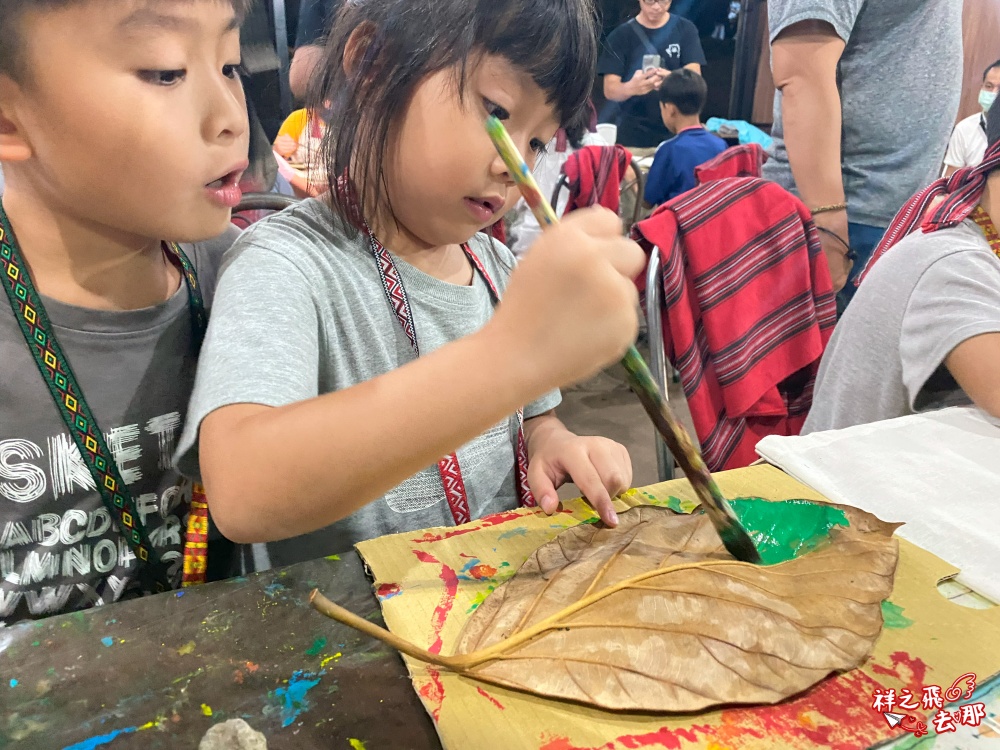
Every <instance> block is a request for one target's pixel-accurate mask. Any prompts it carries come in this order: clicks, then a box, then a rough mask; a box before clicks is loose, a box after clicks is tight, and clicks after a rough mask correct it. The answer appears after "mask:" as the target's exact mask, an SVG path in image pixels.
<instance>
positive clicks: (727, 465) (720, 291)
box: [633, 177, 836, 471]
mask: <svg viewBox="0 0 1000 750" xmlns="http://www.w3.org/2000/svg"><path fill="white" fill-rule="evenodd" d="M633 236H634V237H635V239H637V240H638V241H639V242H640V244H641V245H643V247H644V248H645V249H646V251H647V252H653V251H654V250H656V251H658V252H659V253H660V255H661V261H662V266H663V297H664V305H663V311H662V318H663V330H664V344H665V346H666V352H667V356H668V357H669V358H670V360H671V362H672V363H673V365H674V367H675V368H676V369H677V370H678V372H679V373H680V379H681V383H682V384H683V386H684V393H685V395H686V396H687V400H688V405H689V407H690V409H691V416H692V419H693V421H694V426H695V431H696V432H697V434H698V439H699V441H700V442H701V447H702V452H703V453H704V456H705V461H706V463H707V464H708V466H709V468H710V469H711V470H712V471H720V470H723V469H732V468H737V467H740V466H746V465H748V464H749V463H751V462H752V461H754V460H755V459H756V453H755V451H754V446H755V445H756V444H757V441H758V440H760V439H761V438H762V437H764V436H766V435H775V434H779V435H793V434H797V433H798V431H799V430H800V429H801V427H802V423H803V422H804V421H805V417H806V414H807V413H808V411H809V407H810V406H811V404H812V389H813V384H814V381H815V377H816V372H817V371H818V368H819V361H820V358H821V357H822V354H823V350H824V349H825V347H826V344H827V342H828V341H829V338H830V335H831V334H832V332H833V326H834V324H835V322H836V308H835V304H834V294H833V288H832V284H831V282H830V274H829V270H828V269H827V265H826V261H825V259H824V257H823V253H822V249H821V247H820V243H819V236H818V235H817V233H816V229H815V227H814V226H813V224H812V220H811V218H810V215H809V212H808V210H807V209H806V207H805V206H804V205H803V204H802V203H801V202H800V201H799V200H798V199H797V198H795V197H793V196H792V195H791V194H789V193H788V192H787V191H785V190H784V189H782V188H781V187H780V186H778V185H776V184H774V183H771V182H766V181H764V180H761V179H758V178H754V177H735V178H728V179H719V180H714V181H711V182H708V183H705V184H702V185H699V186H698V187H696V188H694V189H693V190H691V191H689V192H687V193H685V194H684V195H681V196H679V197H677V198H675V199H674V200H673V201H670V202H668V203H667V204H665V205H664V206H662V207H661V208H660V209H659V210H657V211H656V212H655V213H654V214H653V215H652V216H651V217H650V218H649V219H646V220H645V221H643V222H640V224H638V225H637V227H636V229H635V230H634V232H633Z"/></svg>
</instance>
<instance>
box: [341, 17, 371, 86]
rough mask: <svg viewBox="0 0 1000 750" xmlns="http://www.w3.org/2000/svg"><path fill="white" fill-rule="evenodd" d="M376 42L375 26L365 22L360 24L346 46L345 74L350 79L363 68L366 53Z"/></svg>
mask: <svg viewBox="0 0 1000 750" xmlns="http://www.w3.org/2000/svg"><path fill="white" fill-rule="evenodd" d="M374 42H375V24H373V23H372V22H371V21H365V22H364V23H362V24H359V25H358V27H357V28H356V29H354V31H352V32H351V35H350V36H349V37H348V38H347V44H345V45H344V72H345V73H347V77H348V78H353V77H354V76H355V75H356V74H357V72H358V70H360V68H361V63H362V61H363V60H364V59H365V53H366V52H368V50H369V49H370V48H371V46H372V44H373V43H374Z"/></svg>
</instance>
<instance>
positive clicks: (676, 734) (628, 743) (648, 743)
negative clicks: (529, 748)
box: [538, 724, 713, 750]
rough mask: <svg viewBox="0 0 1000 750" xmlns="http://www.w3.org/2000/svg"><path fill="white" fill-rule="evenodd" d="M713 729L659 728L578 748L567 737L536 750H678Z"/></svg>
mask: <svg viewBox="0 0 1000 750" xmlns="http://www.w3.org/2000/svg"><path fill="white" fill-rule="evenodd" d="M712 730H713V727H710V726H709V725H707V724H705V725H697V724H696V725H694V726H692V727H691V728H690V729H669V728H667V727H661V728H660V729H658V730H657V731H655V732H649V733H647V734H625V735H622V736H621V737H618V738H617V739H615V740H612V741H611V742H608V743H605V744H604V745H600V746H598V747H580V746H578V745H574V744H573V743H572V742H570V740H569V738H568V737H553V738H552V739H550V740H549V741H548V742H546V743H545V744H544V745H542V746H541V747H540V748H539V749H538V750H615V749H616V748H619V747H621V748H627V750H639V748H644V747H659V748H666V750H680V748H681V741H682V740H683V741H684V742H698V734H699V733H701V734H703V735H705V736H706V737H708V736H711V734H712Z"/></svg>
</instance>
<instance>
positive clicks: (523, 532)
mask: <svg viewBox="0 0 1000 750" xmlns="http://www.w3.org/2000/svg"><path fill="white" fill-rule="evenodd" d="M527 534H528V527H527V526H518V527H517V528H516V529H511V530H510V531H505V532H504V533H502V534H501V535H500V536H498V537H497V539H513V538H514V537H515V536H527Z"/></svg>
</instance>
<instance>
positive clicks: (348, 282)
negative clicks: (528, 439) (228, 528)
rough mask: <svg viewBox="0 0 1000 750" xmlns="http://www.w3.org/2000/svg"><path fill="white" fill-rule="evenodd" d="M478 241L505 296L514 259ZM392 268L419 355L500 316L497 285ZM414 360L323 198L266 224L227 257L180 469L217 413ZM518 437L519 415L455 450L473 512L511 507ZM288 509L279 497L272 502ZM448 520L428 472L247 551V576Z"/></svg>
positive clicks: (552, 399) (547, 400)
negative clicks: (329, 519)
mask: <svg viewBox="0 0 1000 750" xmlns="http://www.w3.org/2000/svg"><path fill="white" fill-rule="evenodd" d="M470 245H471V248H472V249H473V251H474V252H475V253H476V254H477V255H478V256H479V258H480V259H481V260H482V261H483V264H484V265H485V267H486V269H487V272H488V273H489V275H490V278H492V280H493V282H494V283H495V284H496V285H497V287H498V289H499V290H500V292H501V293H502V292H503V289H504V288H505V287H506V284H507V280H508V277H509V275H510V271H511V269H512V267H513V265H514V256H513V255H512V254H511V252H510V251H509V250H508V249H507V248H506V247H504V246H503V245H500V244H499V243H490V242H489V241H488V240H487V239H486V237H485V235H476V236H475V237H474V238H473V239H472V241H471V243H470ZM396 265H397V267H398V269H399V274H400V276H401V278H402V281H403V285H404V287H405V289H406V293H407V296H408V298H409V301H410V307H411V309H412V314H413V321H414V326H415V328H416V335H417V343H418V345H419V347H420V352H421V354H427V353H429V352H431V351H433V350H435V349H437V348H438V347H440V346H442V345H443V344H445V343H447V342H449V341H454V340H455V339H458V338H461V337H462V336H466V335H468V334H470V333H473V332H474V331H477V330H478V329H480V328H481V327H482V326H483V325H484V324H485V323H486V322H487V321H488V320H489V319H490V317H491V316H492V314H493V304H492V301H491V299H490V294H489V290H488V288H487V286H486V284H485V283H484V281H483V280H482V278H480V276H479V274H478V273H477V274H475V275H474V279H473V283H472V285H471V286H458V285H455V284H448V283H445V282H443V281H440V280H438V279H435V278H433V277H431V276H428V275H427V274H425V273H423V272H421V271H420V270H418V269H416V268H414V267H413V266H411V265H410V264H408V263H406V262H404V261H403V260H401V259H398V258H397V259H396ZM413 358H414V353H413V348H412V346H411V344H410V341H409V339H408V338H407V337H406V335H405V334H404V333H403V330H402V328H401V327H400V325H399V322H398V320H397V319H396V316H395V314H394V313H393V311H392V308H390V306H389V303H388V301H387V300H386V297H385V293H384V292H383V289H382V284H381V281H380V278H379V274H378V270H377V267H376V265H375V260H374V258H373V256H372V253H371V250H370V248H369V246H368V242H367V240H365V239H363V238H361V237H359V236H354V237H352V236H351V235H349V234H348V233H347V232H345V231H344V229H343V227H342V225H341V224H340V223H339V222H338V221H337V220H336V218H335V217H334V215H333V212H332V211H331V210H330V209H329V207H328V206H326V205H325V204H324V203H322V202H321V201H319V200H316V199H310V200H306V201H303V202H302V203H300V204H299V205H297V206H295V207H294V208H291V209H289V210H286V211H283V212H282V213H280V214H276V215H274V216H271V217H268V218H267V219H264V220H263V221H261V222H259V223H257V224H255V225H254V226H252V227H251V228H250V229H248V230H247V231H246V232H244V234H243V236H242V237H241V238H240V241H239V242H237V243H236V244H235V245H234V246H233V248H232V250H231V251H230V252H229V254H227V256H226V260H225V263H224V273H223V275H222V278H221V280H220V282H219V289H218V293H217V295H216V301H215V309H214V310H213V315H212V320H211V323H210V325H209V330H208V336H207V338H206V340H205V345H204V348H203V350H202V355H201V360H200V361H199V366H198V378H197V382H196V384H195V389H194V395H193V396H192V400H191V409H190V415H191V418H190V419H189V420H188V422H187V424H186V426H185V428H184V433H183V435H182V437H181V440H180V444H179V448H178V462H179V466H180V468H181V470H182V471H184V472H185V473H187V474H190V475H194V476H197V475H198V465H197V458H198V453H197V451H198V445H197V431H198V428H199V426H200V424H201V421H202V420H203V419H204V418H205V417H206V416H207V415H208V414H209V413H211V412H212V411H214V410H215V409H218V408H219V407H222V406H226V405H228V404H236V403H254V404H264V405H267V406H282V405H285V404H290V403H294V402H296V401H302V400H304V399H308V398H313V397H315V396H318V395H319V394H322V393H330V392H332V391H337V390H341V389H343V388H348V387H350V386H352V385H356V384H358V383H362V382H364V381H366V380H369V379H371V378H374V377H376V376H377V375H381V374H383V373H386V372H389V371H391V370H394V369H396V368H398V367H401V366H402V365H404V364H406V363H407V362H410V361H411V360H413ZM234 373H238V375H237V376H234ZM429 387H433V385H429ZM559 400H560V396H559V393H558V391H554V392H552V393H550V394H549V395H547V396H545V397H543V398H542V399H540V400H539V401H536V402H534V403H532V404H529V405H528V406H526V407H525V410H524V415H525V417H526V418H530V417H532V416H537V415H538V414H541V413H542V412H545V411H547V410H549V409H552V408H554V407H555V406H556V405H557V404H558V403H559ZM455 408H461V405H460V404H456V405H455ZM516 435H517V419H516V416H514V415H512V416H511V417H510V418H509V419H504V420H503V421H502V422H500V423H499V424H497V425H495V426H494V427H493V428H491V429H490V430H487V431H486V432H485V433H483V434H482V435H480V436H479V437H477V438H475V439H474V440H472V441H471V442H470V443H468V444H467V445H465V446H463V447H461V448H459V450H458V460H459V465H460V466H461V467H462V476H463V479H464V480H465V486H466V490H467V492H468V495H469V504H470V511H471V513H472V517H473V518H478V517H480V516H483V515H486V514H488V513H495V512H499V511H502V510H509V509H511V508H514V507H516V506H517V491H516V484H515V461H514V444H515V439H516ZM294 501H295V499H294V498H280V497H276V498H275V503H276V506H277V507H280V505H281V504H282V503H286V502H294ZM453 523H454V522H453V520H452V517H451V513H450V511H449V508H448V504H447V502H446V501H445V498H444V493H443V489H442V485H441V479H440V476H439V474H438V471H437V466H436V465H434V466H430V467H428V468H427V469H425V470H423V471H421V472H419V473H418V474H416V475H414V476H413V477H411V478H410V479H408V480H406V481H405V482H403V483H402V484H400V485H399V486H398V487H396V488H395V489H393V490H390V491H389V492H388V493H387V494H386V495H385V496H384V497H382V498H379V499H378V500H375V501H374V502H371V503H369V504H368V505H366V506H365V507H364V508H361V509H360V510H358V511H356V512H355V513H353V514H352V515H350V516H348V517H347V518H345V519H343V520H341V521H338V522H337V523H334V524H332V525H331V526H328V527H327V528H324V529H320V530H318V531H315V532H313V533H310V534H305V535H303V536H299V537H295V538H293V539H286V540H283V541H279V542H272V543H269V544H267V545H252V549H244V550H243V555H244V570H250V569H254V570H261V569H265V568H267V567H271V566H274V567H277V566H280V565H289V564H291V563H295V562H300V561H302V560H309V559H314V558H317V557H321V556H323V555H329V554H331V553H334V552H341V551H343V550H346V549H350V547H351V546H352V545H354V544H355V543H357V542H360V541H363V540H365V539H370V538H372V537H376V536H380V535H382V534H389V533H395V532H401V531H411V530H415V529H421V528H426V527H428V526H442V525H451V524H453Z"/></svg>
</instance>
